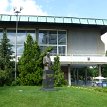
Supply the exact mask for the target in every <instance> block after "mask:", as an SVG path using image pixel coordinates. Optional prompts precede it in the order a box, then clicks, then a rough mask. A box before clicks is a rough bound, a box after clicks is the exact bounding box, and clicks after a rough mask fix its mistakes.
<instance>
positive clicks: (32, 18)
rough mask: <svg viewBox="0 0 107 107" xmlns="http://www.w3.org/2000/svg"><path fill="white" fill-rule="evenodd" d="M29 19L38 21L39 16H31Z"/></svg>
mask: <svg viewBox="0 0 107 107" xmlns="http://www.w3.org/2000/svg"><path fill="white" fill-rule="evenodd" d="M29 21H30V22H37V17H36V16H30V17H29Z"/></svg>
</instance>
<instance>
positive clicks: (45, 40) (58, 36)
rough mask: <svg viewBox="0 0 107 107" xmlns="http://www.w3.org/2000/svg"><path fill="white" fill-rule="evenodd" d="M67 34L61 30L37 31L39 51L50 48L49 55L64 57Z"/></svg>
mask: <svg viewBox="0 0 107 107" xmlns="http://www.w3.org/2000/svg"><path fill="white" fill-rule="evenodd" d="M66 41H67V34H66V31H61V30H39V38H38V43H39V46H40V47H41V50H44V49H45V48H46V47H48V46H52V47H53V50H52V51H51V55H56V54H57V55H65V54H66V49H67V43H66Z"/></svg>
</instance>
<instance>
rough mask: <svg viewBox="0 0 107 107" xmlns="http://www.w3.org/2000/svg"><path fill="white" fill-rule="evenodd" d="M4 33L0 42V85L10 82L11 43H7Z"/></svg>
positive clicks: (11, 70) (11, 63) (11, 66)
mask: <svg viewBox="0 0 107 107" xmlns="http://www.w3.org/2000/svg"><path fill="white" fill-rule="evenodd" d="M9 42H10V40H9V39H8V38H7V35H6V33H5V32H4V34H3V39H2V40H1V43H0V86H3V85H10V84H11V82H12V79H13V78H12V72H13V64H14V63H13V61H12V59H13V57H12V53H13V51H12V45H11V44H10V43H9Z"/></svg>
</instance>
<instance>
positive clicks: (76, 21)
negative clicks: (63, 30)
mask: <svg viewBox="0 0 107 107" xmlns="http://www.w3.org/2000/svg"><path fill="white" fill-rule="evenodd" d="M72 22H73V23H80V20H79V19H78V18H72Z"/></svg>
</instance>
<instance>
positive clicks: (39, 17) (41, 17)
mask: <svg viewBox="0 0 107 107" xmlns="http://www.w3.org/2000/svg"><path fill="white" fill-rule="evenodd" d="M38 22H46V17H45V16H44V17H43V16H38Z"/></svg>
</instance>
